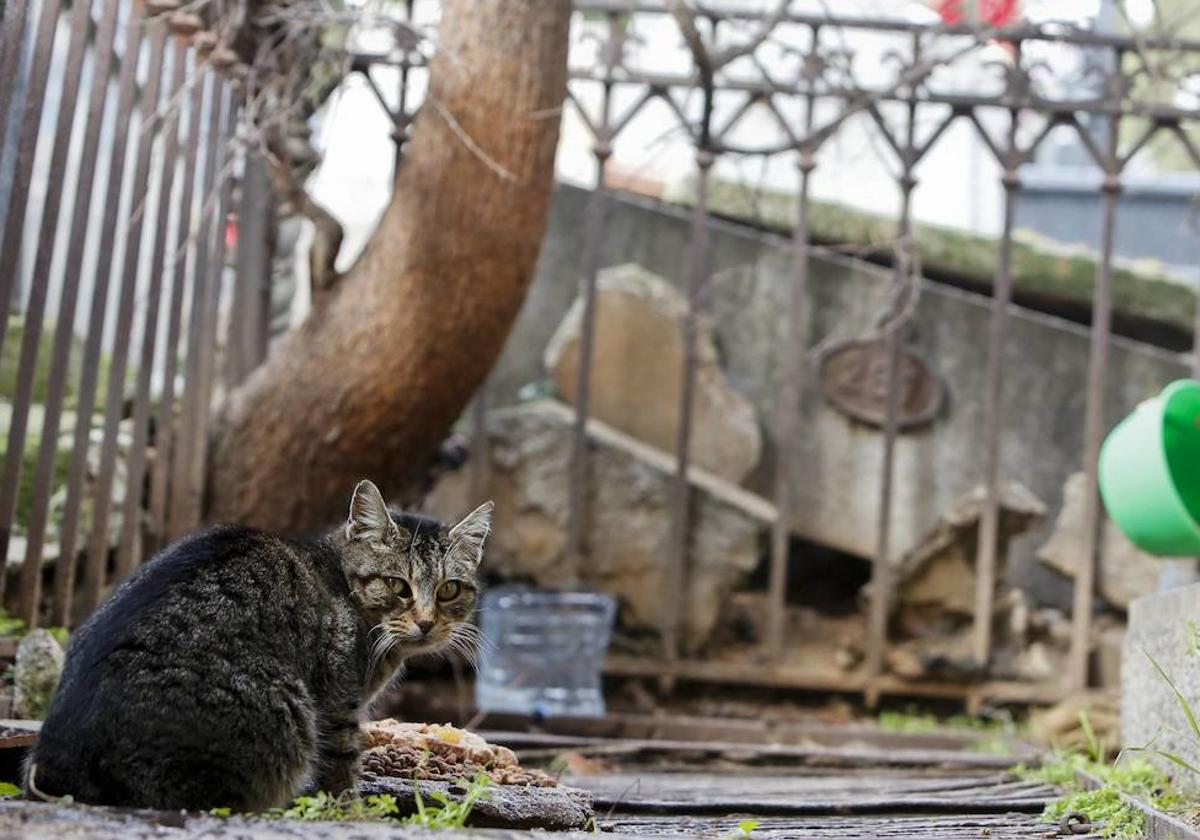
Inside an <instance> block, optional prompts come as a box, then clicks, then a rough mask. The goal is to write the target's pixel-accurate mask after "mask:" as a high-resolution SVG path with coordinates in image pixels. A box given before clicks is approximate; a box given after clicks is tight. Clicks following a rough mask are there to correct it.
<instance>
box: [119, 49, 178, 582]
mask: <svg viewBox="0 0 1200 840" xmlns="http://www.w3.org/2000/svg"><path fill="white" fill-rule="evenodd" d="M172 41H173V42H174V50H173V55H172V59H171V69H172V80H171V97H170V99H169V100H168V102H169V103H170V104H169V105H168V107H169V108H170V110H169V111H168V112H167V115H166V118H165V120H164V122H163V126H162V128H161V134H162V137H163V147H162V148H163V151H162V169H161V174H160V176H159V187H158V219H157V222H156V225H155V232H154V250H153V252H152V254H151V258H150V277H149V288H148V290H147V294H146V311H145V318H144V320H143V328H142V353H141V358H140V359H139V361H138V371H137V383H136V385H135V389H134V395H133V441H132V443H131V445H130V449H129V460H128V461H126V463H125V507H124V511H123V513H122V516H121V533H120V535H119V538H118V540H117V561H116V565H115V578H116V580H118V581H119V580H122V579H123V578H124V577H125V576H126V575H128V574H129V572H130V571H132V570H133V567H134V556H133V555H134V551H135V545H134V543H135V540H136V539H137V535H138V531H139V530H140V529H141V527H142V485H143V483H144V479H145V469H146V447H147V445H148V441H149V436H150V402H151V399H152V396H151V394H150V386H151V384H152V383H151V380H152V378H153V376H154V359H155V356H156V355H157V351H158V329H159V314H158V310H159V307H160V305H161V304H162V292H163V286H164V285H165V278H164V276H163V274H164V272H163V268H164V263H165V261H166V255H167V247H168V245H171V246H172V247H174V246H175V243H174V242H172V241H171V240H172V238H171V236H170V231H169V230H168V228H169V227H170V215H171V207H172V204H173V200H174V198H175V196H174V189H175V170H176V169H177V168H178V164H179V160H178V158H179V109H180V107H182V99H181V98H180V94H181V93H182V92H183V88H184V84H185V83H186V81H187V66H188V61H187V57H188V46H187V40H186V39H185V38H184V37H183V36H180V35H174V36H172Z"/></svg>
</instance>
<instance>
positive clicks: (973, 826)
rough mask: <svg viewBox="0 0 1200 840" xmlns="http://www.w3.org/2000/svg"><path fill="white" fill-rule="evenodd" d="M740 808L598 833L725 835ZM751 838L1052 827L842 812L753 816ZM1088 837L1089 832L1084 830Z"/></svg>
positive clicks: (987, 818)
mask: <svg viewBox="0 0 1200 840" xmlns="http://www.w3.org/2000/svg"><path fill="white" fill-rule="evenodd" d="M742 818H744V815H742V814H734V815H729V816H725V817H715V816H695V817H662V816H652V815H619V816H611V815H610V816H609V817H601V818H600V819H599V824H600V828H601V829H602V830H603V831H604V832H605V833H604V835H603V836H605V837H608V836H610V835H609V834H608V832H610V831H612V832H615V833H617V834H637V835H641V836H678V835H681V834H686V835H688V836H693V837H707V838H714V837H729V836H730V835H735V834H736V833H737V831H738V821H739V820H740V819H742ZM757 822H758V826H757V827H755V829H754V832H753V834H752V835H751V836H752V837H754V838H756V839H757V838H788V840H791V838H804V840H826V839H827V838H828V840H846V838H851V837H854V838H876V840H913V838H920V840H965V838H987V840H1030V839H1031V838H1040V837H1043V836H1044V835H1045V834H1046V832H1047V831H1048V830H1050V829H1052V828H1053V827H1052V826H1049V825H1047V824H1045V823H1042V822H1040V821H1039V820H1038V818H1037V816H1036V815H1034V814H1012V813H1005V814H977V815H929V816H882V815H876V816H870V815H865V816H843V817H838V818H836V819H830V818H829V817H807V816H799V817H779V816H764V817H762V818H760V819H757ZM1087 836H1091V837H1094V836H1095V835H1087Z"/></svg>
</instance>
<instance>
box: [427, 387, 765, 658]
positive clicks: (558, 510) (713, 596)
mask: <svg viewBox="0 0 1200 840" xmlns="http://www.w3.org/2000/svg"><path fill="white" fill-rule="evenodd" d="M573 417H574V412H572V411H570V410H569V409H568V408H566V407H565V406H564V405H562V404H561V403H556V402H549V401H547V402H543V403H531V404H529V405H526V406H522V407H519V408H514V409H504V410H500V411H496V412H493V413H492V414H491V415H489V417H488V442H489V455H490V458H489V464H488V470H487V472H488V486H487V488H486V490H485V492H486V493H487V497H488V498H491V499H492V500H493V501H495V503H496V508H495V511H494V513H493V516H492V523H493V528H494V530H493V536H492V538H491V540H490V541H489V543H488V550H487V554H486V558H485V564H486V565H487V567H488V568H490V569H491V570H493V571H496V572H499V573H500V574H502V575H503V576H504V577H506V578H509V579H526V580H528V579H532V580H533V581H534V582H536V583H537V584H538V585H541V586H548V587H553V586H564V585H568V584H570V583H571V582H572V581H570V579H569V575H570V570H569V569H568V566H567V564H566V562H565V543H566V522H567V499H568V489H567V479H568V476H569V475H570V462H571V434H572V421H573ZM593 425H597V426H599V425H601V424H593ZM589 428H591V426H589ZM622 437H624V436H620V435H619V434H612V433H611V431H610V433H608V434H606V435H605V436H604V437H603V438H601V437H598V436H596V435H591V437H590V450H589V459H588V485H587V498H588V503H587V504H588V508H587V516H586V530H585V541H586V546H587V559H586V562H585V563H584V564H583V568H581V569H580V577H581V582H582V583H583V584H585V585H589V586H594V587H596V588H597V589H600V590H601V591H604V592H607V593H610V594H612V595H615V596H616V597H617V598H619V599H620V603H621V621H622V624H623V625H624V626H625V627H627V628H628V627H641V628H647V629H652V630H657V629H661V627H662V622H663V617H664V616H665V615H668V614H670V611H669V609H668V607H669V605H668V604H667V603H666V600H667V599H671V598H682V600H683V605H682V608H681V609H680V610H679V614H680V615H681V621H682V628H681V640H682V643H683V647H684V648H685V650H686V651H688V652H693V651H695V650H697V649H698V648H700V647H701V646H702V645H703V644H704V643H705V641H707V640H708V638H709V636H710V635H711V634H712V631H713V628H714V626H715V625H716V623H717V619H718V616H719V614H720V611H721V609H722V608H723V607H724V606H725V605H726V604H727V602H728V600H729V595H730V593H731V592H733V591H734V590H735V589H736V588H737V586H738V585H739V584H740V583H741V582H742V581H743V580H744V579H745V577H746V576H747V575H748V573H749V572H750V571H751V570H753V569H754V567H755V565H756V564H757V562H758V556H759V535H760V533H761V532H762V531H763V530H764V529H765V528H766V527H767V525H766V523H765V521H764V517H766V516H770V515H773V510H774V509H773V508H770V507H769V505H768V506H766V507H767V508H768V509H767V510H762V511H759V512H758V514H757V517H756V516H755V515H752V514H751V513H749V512H748V510H750V509H753V507H754V503H755V501H757V503H758V505H759V506H760V507H761V506H762V505H763V503H762V501H761V500H755V499H754V497H750V495H749V494H747V493H745V492H744V491H739V490H738V489H737V488H736V487H732V486H731V485H728V483H726V482H721V480H720V479H716V478H715V477H713V476H711V474H708V475H707V476H706V475H704V474H701V473H700V471H698V470H695V471H694V473H695V474H696V475H694V477H693V501H692V513H691V517H692V519H691V521H692V528H691V533H690V536H691V542H690V547H689V554H688V562H689V567H688V572H687V590H686V591H685V592H683V593H674V592H670V593H668V592H666V591H665V590H664V588H663V575H664V573H665V571H666V568H667V558H668V557H669V556H670V530H671V516H670V505H671V484H672V480H673V472H674V468H673V464H674V459H673V458H670V456H667V455H665V454H664V453H659V452H655V451H650V452H647V453H644V454H643V453H639V450H638V448H637V444H636V442H633V445H630V444H629V443H625V444H621V443H620V439H621V438H622ZM470 473H471V470H470V469H464V470H460V471H458V472H454V473H449V474H447V475H445V476H444V477H443V478H442V479H441V481H440V482H439V483H438V485H437V486H436V487H435V488H434V490H433V493H432V494H431V495H430V497H429V499H428V505H429V508H430V510H431V512H433V513H435V514H437V515H439V516H442V517H443V518H446V519H449V518H452V517H456V516H460V515H461V513H460V512H461V511H463V510H469V509H470V508H472V507H474V504H477V503H478V501H477V500H476V499H475V498H474V497H473V496H471V491H472V487H471V476H470ZM741 496H745V497H747V498H746V499H745V500H743V502H744V503H742V504H740V505H739V503H738V500H739V498H740V497H741Z"/></svg>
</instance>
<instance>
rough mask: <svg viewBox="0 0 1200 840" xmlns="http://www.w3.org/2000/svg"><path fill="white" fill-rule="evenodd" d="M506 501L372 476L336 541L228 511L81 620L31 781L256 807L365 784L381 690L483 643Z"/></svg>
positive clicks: (82, 794) (147, 801) (169, 805)
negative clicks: (432, 496) (445, 497)
mask: <svg viewBox="0 0 1200 840" xmlns="http://www.w3.org/2000/svg"><path fill="white" fill-rule="evenodd" d="M491 510H492V504H491V502H488V503H487V504H484V505H482V506H480V507H479V508H478V509H476V510H475V511H474V512H473V513H471V514H469V515H468V516H467V517H466V518H465V519H463V520H462V521H461V522H459V523H458V524H457V525H455V526H453V527H451V528H447V527H444V526H443V525H442V524H441V523H439V522H437V521H435V520H432V519H428V518H426V517H422V516H414V515H410V514H403V513H394V512H391V511H389V510H388V508H387V506H386V505H385V504H384V501H383V497H382V496H381V495H380V493H379V490H378V489H377V488H376V487H375V485H374V484H372V483H371V482H369V481H363V482H360V483H359V485H358V486H357V487H356V488H355V490H354V497H353V499H352V500H351V503H350V516H349V519H348V520H347V522H346V524H345V526H344V527H342V528H339V529H338V530H337V531H336V532H335V533H333V534H330V535H329V536H327V537H325V538H324V539H321V540H317V541H308V542H301V541H296V540H289V539H284V538H282V537H278V536H273V535H271V534H268V533H264V532H262V531H257V530H253V529H250V528H245V527H235V526H226V527H219V528H215V529H213V530H210V531H207V532H205V533H201V534H198V535H195V536H192V537H188V538H186V539H184V540H182V541H180V542H178V543H176V544H174V545H172V546H171V547H169V548H167V549H166V550H164V551H163V552H162V553H161V554H159V555H158V556H157V557H156V558H154V559H153V560H151V561H150V562H148V563H147V564H146V565H145V566H143V567H142V568H141V569H139V570H138V571H137V572H136V573H135V574H134V575H132V576H131V577H130V578H129V580H128V581H126V582H125V583H123V584H122V585H121V586H120V587H119V588H118V589H117V590H116V591H115V592H114V593H113V595H112V597H111V598H109V599H108V601H107V602H105V603H104V604H103V605H102V606H101V607H100V608H99V609H98V610H97V611H96V612H95V613H94V614H93V615H92V617H91V618H89V619H88V621H87V622H86V623H84V624H83V626H82V627H80V628H79V630H78V631H77V632H76V633H75V635H74V636H72V639H71V645H70V649H69V651H68V653H67V661H66V667H65V670H64V673H63V678H62V681H61V683H60V684H59V687H58V691H57V693H56V694H55V696H54V700H53V702H52V704H51V707H50V711H49V713H48V715H47V717H46V721H45V724H44V725H43V727H42V731H41V736H40V737H39V739H38V741H37V745H36V746H35V747H34V749H33V751H32V755H31V757H30V760H29V762H28V765H27V772H26V789H27V793H28V794H29V795H31V796H36V797H39V798H44V799H52V798H54V797H61V796H65V795H70V796H72V797H73V798H74V799H75V800H76V801H79V802H88V803H94V804H103V805H123V806H137V807H147V808H160V809H179V808H182V809H189V810H200V809H208V808H214V807H229V808H232V809H234V810H235V811H259V810H264V809H267V808H272V807H277V806H280V805H283V804H285V803H287V802H288V801H290V800H291V799H292V798H294V797H295V796H296V795H297V794H299V793H300V792H301V791H302V790H303V789H304V788H305V786H306V785H309V784H313V783H315V785H316V786H317V787H319V788H320V789H321V790H325V791H329V792H331V793H339V792H343V791H347V790H353V789H354V787H355V783H356V780H357V772H358V771H357V767H358V759H359V752H360V735H359V717H360V714H361V713H362V711H363V709H364V708H365V707H366V705H367V704H368V703H369V702H370V700H371V698H372V697H373V696H374V695H375V694H376V693H377V692H379V690H380V689H382V688H383V687H385V686H386V685H387V684H388V683H389V682H390V681H391V679H392V678H393V677H394V676H395V675H396V674H397V672H398V671H399V670H400V668H401V666H402V664H403V662H404V660H405V659H406V658H408V657H410V656H413V655H415V654H421V653H429V652H432V651H437V650H442V649H451V648H459V649H460V650H463V651H468V650H469V649H471V646H472V644H473V642H474V641H475V634H476V633H477V631H476V629H475V626H474V625H473V624H472V623H471V621H470V619H471V616H472V613H473V611H474V608H475V598H476V591H477V589H476V582H475V581H476V569H477V567H478V564H479V560H480V557H481V555H482V552H483V543H484V540H485V539H486V537H487V535H488V531H489V528H490V521H491Z"/></svg>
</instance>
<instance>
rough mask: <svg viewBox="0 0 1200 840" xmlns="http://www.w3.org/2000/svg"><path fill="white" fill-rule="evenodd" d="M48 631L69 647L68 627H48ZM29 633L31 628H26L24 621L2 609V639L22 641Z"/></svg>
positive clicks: (0, 625) (0, 617)
mask: <svg viewBox="0 0 1200 840" xmlns="http://www.w3.org/2000/svg"><path fill="white" fill-rule="evenodd" d="M46 631H47V632H49V633H50V635H51V636H53V637H54V640H55V641H57V642H58V643H59V644H60V645H62V646H63V647H64V648H65V647H66V646H67V636H68V631H67V628H66V627H47V628H46ZM28 632H29V628H28V627H26V626H25V622H24V621H22V620H21V619H19V618H17V617H16V616H12V615H9V614H8V612H7V611H6V610H4V609H3V608H0V638H5V639H20V638H23V637H24V636H25V634H26V633H28Z"/></svg>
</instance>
